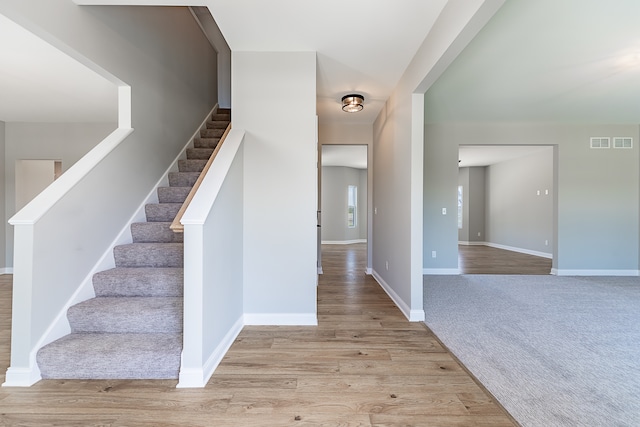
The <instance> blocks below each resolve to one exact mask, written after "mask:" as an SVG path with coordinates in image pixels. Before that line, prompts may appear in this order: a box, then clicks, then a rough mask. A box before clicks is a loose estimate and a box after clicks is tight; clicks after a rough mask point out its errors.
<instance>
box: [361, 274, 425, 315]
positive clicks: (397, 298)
mask: <svg viewBox="0 0 640 427" xmlns="http://www.w3.org/2000/svg"><path fill="white" fill-rule="evenodd" d="M372 274H373V278H374V279H375V280H376V282H378V284H379V285H380V287H381V288H382V289H383V290H384V291H385V292H386V293H387V295H389V298H391V300H392V301H393V303H394V304H395V305H396V306H397V307H398V308H399V309H400V311H401V312H402V314H404V316H405V317H406V318H407V320H409V321H410V322H421V321H423V320H424V319H425V314H424V310H411V308H410V307H409V306H408V305H407V303H405V302H404V301H403V300H402V298H400V296H399V295H398V294H397V293H396V291H394V290H393V288H391V286H389V284H388V283H387V282H385V280H384V279H383V278H382V276H380V275H379V274H378V272H377V271H375V270H373V273H372Z"/></svg>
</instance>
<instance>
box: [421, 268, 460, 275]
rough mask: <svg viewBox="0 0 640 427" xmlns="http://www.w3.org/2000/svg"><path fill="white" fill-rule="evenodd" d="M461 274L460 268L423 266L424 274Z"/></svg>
mask: <svg viewBox="0 0 640 427" xmlns="http://www.w3.org/2000/svg"><path fill="white" fill-rule="evenodd" d="M458 274H460V269H459V268H423V269H422V275H423V276H455V275H458Z"/></svg>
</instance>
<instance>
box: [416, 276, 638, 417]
mask: <svg viewBox="0 0 640 427" xmlns="http://www.w3.org/2000/svg"><path fill="white" fill-rule="evenodd" d="M638 307H640V280H639V279H638V278H637V277H557V276H525V275H517V276H515V275H460V276H425V279H424V309H425V313H426V320H425V323H426V324H427V326H428V327H429V328H430V329H431V330H432V331H433V332H434V333H435V334H436V335H437V336H438V338H439V339H440V340H441V341H442V342H443V343H444V344H445V345H446V346H447V347H448V348H449V349H450V350H451V351H452V352H453V353H454V354H455V355H456V356H457V357H458V358H459V359H460V361H461V362H462V363H463V364H464V365H465V366H466V367H467V368H468V369H469V370H470V371H471V372H472V373H473V375H475V377H476V378H477V379H478V380H479V381H480V382H481V383H482V384H483V385H484V386H485V387H486V388H487V389H488V390H489V391H490V392H491V393H492V394H493V395H494V397H495V398H496V399H497V400H498V401H499V402H500V403H501V404H502V405H503V406H504V408H505V409H506V410H507V411H508V412H509V413H510V414H511V415H512V416H513V417H514V418H515V419H516V420H517V421H518V422H519V423H520V424H521V425H522V426H527V427H533V426H635V425H640V405H639V404H638V396H640V366H639V365H638V358H639V356H640V351H639V350H638V345H637V343H638V342H640V311H639V310H638Z"/></svg>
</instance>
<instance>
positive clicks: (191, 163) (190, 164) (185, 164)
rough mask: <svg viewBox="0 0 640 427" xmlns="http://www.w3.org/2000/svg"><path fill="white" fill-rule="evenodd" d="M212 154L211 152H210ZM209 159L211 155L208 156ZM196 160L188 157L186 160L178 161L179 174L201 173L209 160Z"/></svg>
mask: <svg viewBox="0 0 640 427" xmlns="http://www.w3.org/2000/svg"><path fill="white" fill-rule="evenodd" d="M211 151H212V152H213V150H211ZM209 157H211V155H209ZM209 157H207V158H206V159H197V158H193V157H190V158H189V159H188V160H178V171H180V172H202V169H204V167H205V165H206V164H207V160H208V159H209Z"/></svg>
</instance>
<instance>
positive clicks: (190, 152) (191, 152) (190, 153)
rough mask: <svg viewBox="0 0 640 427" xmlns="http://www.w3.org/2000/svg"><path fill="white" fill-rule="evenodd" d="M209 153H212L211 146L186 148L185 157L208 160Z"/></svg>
mask: <svg viewBox="0 0 640 427" xmlns="http://www.w3.org/2000/svg"><path fill="white" fill-rule="evenodd" d="M211 154H213V149H211V148H187V159H193V160H196V159H197V160H209V157H211Z"/></svg>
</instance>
